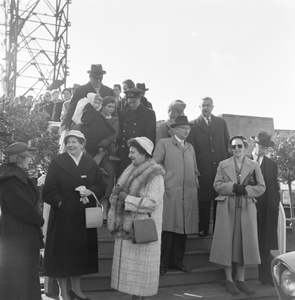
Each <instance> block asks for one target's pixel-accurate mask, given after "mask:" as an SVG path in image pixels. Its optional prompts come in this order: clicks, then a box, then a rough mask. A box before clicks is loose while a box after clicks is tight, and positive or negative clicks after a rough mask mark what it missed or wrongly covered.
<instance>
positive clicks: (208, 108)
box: [199, 99, 214, 118]
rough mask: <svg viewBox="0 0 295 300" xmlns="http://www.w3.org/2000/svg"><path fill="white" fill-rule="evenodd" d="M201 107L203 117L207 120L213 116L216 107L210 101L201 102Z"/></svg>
mask: <svg viewBox="0 0 295 300" xmlns="http://www.w3.org/2000/svg"><path fill="white" fill-rule="evenodd" d="M199 107H200V110H201V113H202V115H203V117H205V118H207V117H210V116H211V113H212V110H213V107H214V106H213V103H212V101H211V100H210V99H206V100H201V103H200V106H199Z"/></svg>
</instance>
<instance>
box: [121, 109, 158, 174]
mask: <svg viewBox="0 0 295 300" xmlns="http://www.w3.org/2000/svg"><path fill="white" fill-rule="evenodd" d="M119 121H120V134H119V137H118V142H119V148H118V156H119V157H120V158H121V160H122V161H121V162H120V163H119V164H118V169H117V176H120V175H121V174H122V172H123V171H124V170H125V169H126V167H127V166H129V165H130V163H131V160H130V159H129V158H128V154H129V147H128V145H127V141H128V140H129V139H131V138H134V137H139V136H145V137H147V138H148V139H150V140H151V141H152V142H153V143H155V139H156V114H155V112H154V111H153V110H151V109H149V108H146V107H145V106H143V105H142V104H140V105H139V106H138V107H137V109H136V110H134V111H132V110H131V109H130V108H127V109H125V110H123V111H122V112H121V114H120V116H119Z"/></svg>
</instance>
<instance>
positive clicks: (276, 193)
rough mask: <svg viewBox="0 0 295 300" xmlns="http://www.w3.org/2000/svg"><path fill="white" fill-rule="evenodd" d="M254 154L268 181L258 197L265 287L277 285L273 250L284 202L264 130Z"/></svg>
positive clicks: (256, 140)
mask: <svg viewBox="0 0 295 300" xmlns="http://www.w3.org/2000/svg"><path fill="white" fill-rule="evenodd" d="M250 138H251V140H252V141H253V147H254V149H253V152H252V153H251V156H250V158H251V159H253V160H255V161H257V162H258V163H259V164H260V168H261V172H262V175H263V177H264V181H265V186H266V189H265V192H264V193H263V194H262V195H261V196H259V197H257V198H256V200H257V202H256V208H257V224H258V243H259V252H260V258H261V264H260V265H258V275H259V280H260V281H261V284H263V285H269V286H274V284H273V281H272V275H271V267H270V266H271V262H272V260H273V256H272V254H271V252H270V250H276V249H278V235H277V227H278V213H279V203H280V186H279V183H278V166H277V164H276V163H275V162H274V161H272V160H271V159H269V158H268V157H267V156H266V155H267V153H268V149H269V148H270V147H273V146H274V142H273V141H271V135H269V134H268V133H266V132H264V131H261V132H259V133H258V135H257V137H256V136H251V137H250Z"/></svg>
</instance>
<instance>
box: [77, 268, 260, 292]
mask: <svg viewBox="0 0 295 300" xmlns="http://www.w3.org/2000/svg"><path fill="white" fill-rule="evenodd" d="M257 277H258V270H257V267H256V266H247V267H246V272H245V278H246V279H256V278H257ZM223 279H224V272H223V269H222V268H220V267H216V266H213V265H210V266H203V267H198V268H195V269H192V272H191V273H183V272H180V271H172V270H168V272H167V273H166V274H165V275H161V276H160V286H161V287H165V286H166V287H167V286H181V285H190V284H200V283H214V282H221V281H222V280H223ZM110 284H111V272H106V273H96V274H90V275H86V276H83V277H82V289H83V290H84V291H101V290H108V289H110Z"/></svg>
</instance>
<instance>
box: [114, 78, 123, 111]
mask: <svg viewBox="0 0 295 300" xmlns="http://www.w3.org/2000/svg"><path fill="white" fill-rule="evenodd" d="M113 91H114V95H115V99H116V109H115V110H114V112H113V114H112V116H113V117H118V115H119V112H120V107H122V106H123V105H122V99H123V98H122V97H121V92H122V89H121V85H120V84H117V83H116V84H114V87H113Z"/></svg>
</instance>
